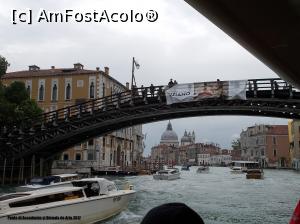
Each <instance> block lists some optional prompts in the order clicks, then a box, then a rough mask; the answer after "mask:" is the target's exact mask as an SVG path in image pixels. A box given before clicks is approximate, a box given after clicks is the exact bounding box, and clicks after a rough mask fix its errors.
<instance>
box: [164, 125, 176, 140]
mask: <svg viewBox="0 0 300 224" xmlns="http://www.w3.org/2000/svg"><path fill="white" fill-rule="evenodd" d="M161 140H162V141H178V136H177V134H176V132H175V131H173V128H172V125H171V122H170V121H169V124H168V126H167V130H165V131H164V133H163V134H162V135H161Z"/></svg>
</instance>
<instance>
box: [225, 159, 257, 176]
mask: <svg viewBox="0 0 300 224" xmlns="http://www.w3.org/2000/svg"><path fill="white" fill-rule="evenodd" d="M237 167H238V168H241V171H242V172H244V173H246V172H247V170H248V169H256V168H259V163H258V162H255V161H232V162H231V164H230V168H231V169H232V170H233V168H235V171H238V169H237Z"/></svg>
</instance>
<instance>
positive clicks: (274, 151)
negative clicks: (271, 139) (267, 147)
mask: <svg viewBox="0 0 300 224" xmlns="http://www.w3.org/2000/svg"><path fill="white" fill-rule="evenodd" d="M276 154H277V151H276V149H273V155H274V157H276Z"/></svg>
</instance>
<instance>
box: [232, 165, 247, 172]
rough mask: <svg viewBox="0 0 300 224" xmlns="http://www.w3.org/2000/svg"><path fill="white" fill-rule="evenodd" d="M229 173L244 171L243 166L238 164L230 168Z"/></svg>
mask: <svg viewBox="0 0 300 224" xmlns="http://www.w3.org/2000/svg"><path fill="white" fill-rule="evenodd" d="M230 172H231V173H244V171H243V168H242V167H240V166H234V167H232V168H231V170H230Z"/></svg>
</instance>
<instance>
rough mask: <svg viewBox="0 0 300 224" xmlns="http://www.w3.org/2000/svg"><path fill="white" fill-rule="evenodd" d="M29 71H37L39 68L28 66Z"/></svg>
mask: <svg viewBox="0 0 300 224" xmlns="http://www.w3.org/2000/svg"><path fill="white" fill-rule="evenodd" d="M28 67H29V71H39V70H40V67H39V66H37V65H29V66H28Z"/></svg>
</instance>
